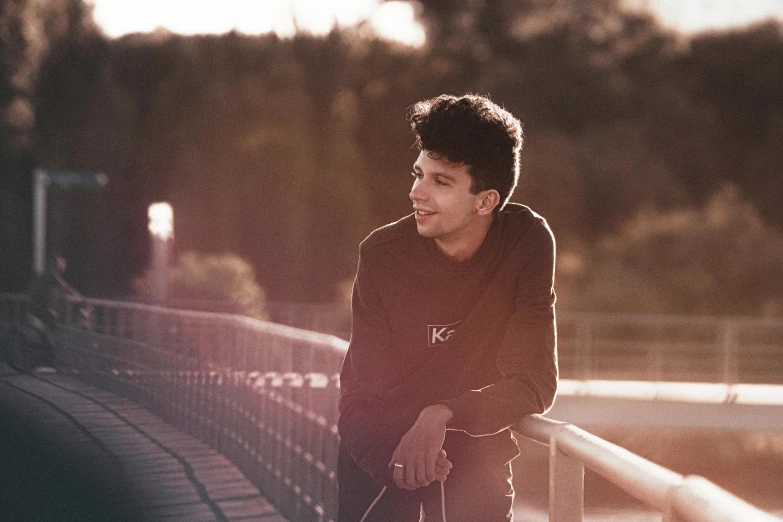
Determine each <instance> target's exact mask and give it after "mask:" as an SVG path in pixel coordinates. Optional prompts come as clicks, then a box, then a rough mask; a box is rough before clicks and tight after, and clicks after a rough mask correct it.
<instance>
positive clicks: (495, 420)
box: [441, 222, 558, 436]
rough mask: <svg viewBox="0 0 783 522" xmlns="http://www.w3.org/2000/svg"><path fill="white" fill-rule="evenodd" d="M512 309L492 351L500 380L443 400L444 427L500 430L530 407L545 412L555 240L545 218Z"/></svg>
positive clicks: (551, 388)
mask: <svg viewBox="0 0 783 522" xmlns="http://www.w3.org/2000/svg"><path fill="white" fill-rule="evenodd" d="M532 233H533V234H535V236H534V237H533V240H532V244H534V245H535V247H534V248H532V249H531V250H529V251H528V255H527V257H526V258H525V259H524V260H523V262H524V265H523V270H522V273H521V277H520V280H519V281H518V283H517V297H516V300H515V304H516V307H515V310H514V312H513V313H512V315H511V317H510V319H509V321H508V325H507V326H506V331H505V334H504V336H503V341H502V345H501V347H500V351H499V352H498V357H497V367H498V369H499V370H500V372H501V374H502V375H503V379H501V380H500V381H498V382H496V383H494V384H491V385H489V386H486V387H484V388H482V389H480V390H472V391H468V392H466V393H464V394H463V395H461V396H459V397H457V398H455V399H451V400H446V401H442V402H441V403H442V404H445V405H447V406H448V407H449V408H451V410H452V412H453V414H454V415H453V417H452V419H451V421H450V422H449V429H453V430H460V431H464V432H466V433H468V434H469V435H473V436H483V435H491V434H493V433H497V432H499V431H502V430H503V429H505V428H507V427H509V426H511V425H512V424H514V423H516V422H517V421H519V419H521V418H522V417H523V416H525V415H527V414H530V413H544V412H546V411H547V410H548V409H549V408H550V407H551V406H552V403H553V402H554V398H555V393H556V391H557V381H558V368H557V331H556V326H555V309H554V304H555V292H554V261H555V243H554V237H553V236H552V233H551V231H550V230H549V227H548V226H547V225H546V223H545V222H541V224H539V225H537V226H536V228H535V229H534V230H533V231H532Z"/></svg>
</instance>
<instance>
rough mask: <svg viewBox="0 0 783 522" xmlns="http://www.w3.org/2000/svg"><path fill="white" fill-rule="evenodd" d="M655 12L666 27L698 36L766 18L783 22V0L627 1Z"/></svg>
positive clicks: (634, 5)
mask: <svg viewBox="0 0 783 522" xmlns="http://www.w3.org/2000/svg"><path fill="white" fill-rule="evenodd" d="M626 2H627V3H628V5H630V6H632V7H641V8H646V9H649V10H651V11H653V12H654V13H655V14H656V15H657V16H658V17H659V18H660V20H661V23H662V24H663V25H665V26H668V27H672V28H674V29H677V30H680V31H683V32H685V33H694V32H699V31H706V30H714V29H728V28H731V27H738V26H744V25H748V24H752V23H755V22H760V21H763V20H766V19H770V18H772V19H777V20H778V21H781V20H783V0H752V1H748V0H626Z"/></svg>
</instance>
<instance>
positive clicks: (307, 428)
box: [0, 294, 780, 522]
mask: <svg viewBox="0 0 783 522" xmlns="http://www.w3.org/2000/svg"><path fill="white" fill-rule="evenodd" d="M25 303H26V300H25V299H24V298H21V297H18V296H8V295H3V294H0V330H2V329H4V328H7V327H8V326H9V325H11V324H13V323H14V322H16V321H19V320H21V318H22V317H23V314H24V308H25ZM88 303H89V304H90V305H92V307H93V308H94V311H93V320H92V322H91V324H89V325H87V326H85V324H84V322H83V321H80V320H78V315H77V314H78V310H77V304H76V303H73V302H71V303H67V304H66V306H65V307H64V316H63V327H62V328H61V329H60V331H59V332H58V336H59V341H60V346H59V349H58V354H59V357H60V358H61V359H62V360H63V361H64V362H65V363H66V364H67V365H69V366H71V367H72V368H73V371H74V373H77V374H78V376H79V377H80V378H81V379H83V380H85V381H87V382H90V383H93V384H95V385H97V386H99V387H101V388H104V389H108V390H111V391H114V392H116V393H118V394H121V395H124V396H126V397H128V398H129V399H131V400H133V401H135V402H137V403H139V404H141V405H143V406H145V407H146V408H148V409H150V410H151V411H153V412H155V413H156V414H158V415H159V416H160V417H161V418H163V419H164V420H166V421H168V422H170V423H172V424H174V425H176V426H177V427H179V428H180V429H182V430H184V431H186V432H188V433H190V434H192V435H194V436H196V437H198V438H200V439H201V440H203V441H205V442H207V443H208V444H210V445H211V446H212V447H214V448H215V449H217V450H218V451H219V452H221V453H222V454H223V455H225V456H226V457H227V458H228V459H229V460H231V461H232V462H233V463H234V464H235V465H236V466H237V467H238V468H239V469H240V470H242V471H243V473H245V475H246V476H247V477H248V478H249V479H250V480H251V481H253V482H254V483H255V484H256V485H257V486H258V487H259V489H260V490H261V491H262V492H263V493H264V495H265V496H266V497H267V498H268V499H269V500H270V501H271V502H272V503H273V504H275V506H276V507H277V508H278V510H279V511H280V512H281V513H282V514H283V515H284V516H286V517H287V518H289V519H290V520H295V521H297V522H298V521H304V522H309V521H318V522H327V521H333V520H335V519H336V513H337V506H336V499H337V481H336V464H337V450H338V445H339V438H338V435H337V427H336V424H337V418H338V411H337V401H338V398H339V369H340V365H341V363H342V358H343V356H344V353H345V350H346V348H347V343H346V342H345V341H344V340H342V339H338V338H337V337H334V336H331V335H325V334H318V333H313V332H308V331H304V330H299V329H295V328H291V327H286V326H281V325H275V324H271V323H265V322H261V321H257V320H254V319H249V318H245V317H240V316H235V315H228V314H216V313H206V312H187V311H182V310H171V309H166V308H160V307H154V306H147V305H141V304H134V303H122V302H114V301H105V300H92V299H91V300H88ZM516 429H517V430H518V431H519V432H520V433H521V434H522V435H524V436H526V437H528V438H531V439H532V440H535V441H537V442H541V443H544V444H548V445H549V447H550V521H552V522H577V521H581V520H582V517H583V511H584V508H583V506H584V480H583V476H584V468H585V467H587V468H589V469H592V470H594V471H596V472H597V473H598V474H600V475H602V476H604V477H605V478H607V479H608V480H610V481H611V482H613V483H615V484H616V485H618V486H619V487H620V488H622V489H623V490H625V491H626V492H628V493H629V494H631V495H632V496H634V497H636V498H637V499H639V500H641V501H643V502H644V503H645V504H647V505H649V506H650V507H652V508H653V509H656V510H658V511H661V512H662V513H664V522H686V521H687V522H718V521H721V522H723V521H727V522H728V521H732V522H740V521H741V522H747V521H759V522H767V521H773V520H778V519H776V518H774V517H772V516H771V515H768V514H766V513H764V512H762V511H759V510H758V509H756V508H754V507H752V506H750V505H748V504H746V503H745V502H743V501H742V500H740V499H738V498H736V497H734V496H732V495H731V494H729V493H727V492H725V491H723V490H721V489H720V488H718V487H717V486H715V485H713V484H712V483H710V482H708V481H706V480H705V479H702V478H699V477H682V476H681V475H678V474H676V473H674V472H672V471H669V470H667V469H665V468H662V467H660V466H658V465H656V464H653V463H652V462H649V461H647V460H645V459H643V458H641V457H639V456H636V455H634V454H632V453H630V452H628V451H626V450H623V449H622V448H619V447H617V446H614V445H612V444H610V443H608V442H606V441H603V440H602V439H599V438H598V437H595V436H593V435H590V434H589V433H587V432H584V431H582V430H580V429H578V428H576V427H574V426H571V425H566V424H563V423H558V422H556V421H551V420H549V419H546V418H543V417H539V416H530V417H527V418H525V419H523V420H522V421H521V422H520V423H519V424H518V425H517V426H516ZM778 522H780V521H778Z"/></svg>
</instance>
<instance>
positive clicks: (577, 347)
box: [266, 303, 783, 384]
mask: <svg viewBox="0 0 783 522" xmlns="http://www.w3.org/2000/svg"><path fill="white" fill-rule="evenodd" d="M266 308H267V311H268V313H269V315H270V317H271V319H272V320H273V321H275V322H279V323H282V324H288V325H291V326H296V327H299V328H305V329H307V330H314V331H318V332H326V333H331V334H334V335H337V336H340V337H342V338H345V339H347V338H348V335H349V334H350V325H351V317H350V306H349V305H348V304H347V303H326V304H301V303H267V305H266ZM557 327H558V355H559V362H560V373H561V375H562V376H563V378H566V379H577V380H590V379H613V380H642V379H643V380H648V381H669V382H670V381H698V382H718V383H724V384H735V383H739V382H742V383H759V384H761V383H764V384H783V319H780V318H771V317H770V318H754V317H709V316H685V315H652V314H600V313H580V312H558V315H557Z"/></svg>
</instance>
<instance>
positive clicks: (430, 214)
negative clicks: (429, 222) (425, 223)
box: [416, 210, 436, 216]
mask: <svg viewBox="0 0 783 522" xmlns="http://www.w3.org/2000/svg"><path fill="white" fill-rule="evenodd" d="M435 214H436V212H428V211H426V210H417V211H416V215H417V216H434V215H435Z"/></svg>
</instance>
